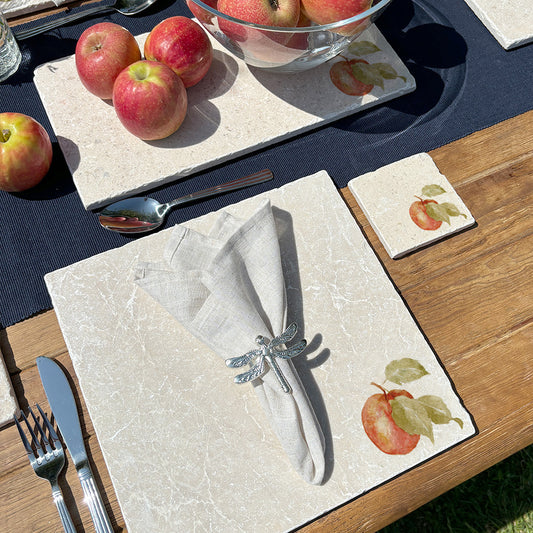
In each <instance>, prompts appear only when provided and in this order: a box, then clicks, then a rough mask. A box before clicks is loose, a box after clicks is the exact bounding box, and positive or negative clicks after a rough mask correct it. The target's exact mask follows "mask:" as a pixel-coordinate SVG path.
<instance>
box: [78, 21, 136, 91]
mask: <svg viewBox="0 0 533 533" xmlns="http://www.w3.org/2000/svg"><path fill="white" fill-rule="evenodd" d="M74 56H75V62H76V69H77V71H78V75H79V77H80V80H81V82H82V83H83V85H84V86H85V88H86V89H87V90H88V91H89V92H90V93H92V94H94V95H96V96H98V97H100V98H103V99H109V98H111V97H112V96H113V84H114V82H115V80H116V78H117V76H118V75H119V74H120V72H121V71H122V70H123V69H124V68H126V67H127V66H128V65H131V64H132V63H134V62H135V61H139V59H141V50H140V48H139V45H138V44H137V41H136V40H135V37H133V35H132V34H131V33H130V32H129V31H128V30H126V29H125V28H123V27H122V26H119V25H118V24H114V23H112V22H100V23H98V24H94V25H93V26H90V27H89V28H87V29H86V30H85V31H84V32H83V33H82V34H81V36H80V38H79V39H78V42H77V44H76V51H75V53H74Z"/></svg>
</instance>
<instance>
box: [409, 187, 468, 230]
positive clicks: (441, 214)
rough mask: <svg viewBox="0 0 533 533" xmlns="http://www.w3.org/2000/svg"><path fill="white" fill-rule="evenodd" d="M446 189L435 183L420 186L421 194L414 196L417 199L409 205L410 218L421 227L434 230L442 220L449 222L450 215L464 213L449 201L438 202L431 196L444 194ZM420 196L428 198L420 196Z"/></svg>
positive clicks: (461, 214)
mask: <svg viewBox="0 0 533 533" xmlns="http://www.w3.org/2000/svg"><path fill="white" fill-rule="evenodd" d="M445 192H446V191H445V190H444V189H443V188H442V187H441V186H440V185H436V184H432V185H426V186H425V187H423V188H422V195H421V196H415V198H416V199H417V200H416V201H415V202H413V203H412V204H411V205H410V206H409V216H410V217H411V220H412V221H413V222H414V223H415V224H416V225H417V226H418V227H419V228H421V229H423V230H427V231H435V230H437V229H439V228H440V227H441V225H442V223H443V222H446V223H447V224H450V217H458V216H462V217H465V218H466V215H465V214H463V213H461V212H460V211H459V209H458V208H457V206H455V205H454V204H452V203H450V202H442V203H439V202H437V201H436V200H433V199H432V198H431V197H433V196H438V195H439V194H444V193H445ZM422 196H425V197H429V198H425V199H424V198H422Z"/></svg>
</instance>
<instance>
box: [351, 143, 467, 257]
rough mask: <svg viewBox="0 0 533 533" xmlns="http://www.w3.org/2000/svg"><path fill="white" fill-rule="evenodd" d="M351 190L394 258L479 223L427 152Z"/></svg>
mask: <svg viewBox="0 0 533 533" xmlns="http://www.w3.org/2000/svg"><path fill="white" fill-rule="evenodd" d="M348 188H349V189H350V191H351V193H352V194H353V195H354V197H355V199H356V200H357V203H358V204H359V206H360V207H361V209H362V210H363V213H364V214H365V216H366V218H367V219H368V221H369V222H370V225H371V226H372V228H373V229H374V231H375V232H376V234H377V235H378V237H379V240H380V241H381V242H382V244H383V246H384V248H385V250H386V251H387V253H388V254H389V255H390V257H392V258H393V259H396V258H399V257H401V256H403V255H405V254H407V253H409V252H412V251H413V250H416V249H418V248H422V247H424V246H427V245H428V244H431V243H433V242H436V241H438V240H441V239H443V238H444V237H447V236H448V235H452V234H453V233H457V232H459V231H462V230H464V229H466V228H468V227H470V226H473V225H474V224H475V222H476V221H475V219H474V217H473V216H472V214H471V213H470V211H469V210H468V208H467V206H466V205H465V204H464V202H463V201H462V199H461V197H460V196H459V195H458V194H457V192H456V191H455V189H454V188H453V187H452V185H451V183H450V182H449V181H448V180H447V179H446V176H444V175H443V174H441V172H440V171H439V169H438V168H437V165H435V162H434V161H433V159H432V158H431V156H430V155H429V154H426V153H421V154H415V155H413V156H410V157H407V158H405V159H402V160H400V161H396V162H394V163H391V164H389V165H385V166H383V167H381V168H379V169H377V170H375V171H373V172H368V173H367V174H363V175H361V176H358V177H357V178H354V179H353V180H351V181H350V182H349V183H348Z"/></svg>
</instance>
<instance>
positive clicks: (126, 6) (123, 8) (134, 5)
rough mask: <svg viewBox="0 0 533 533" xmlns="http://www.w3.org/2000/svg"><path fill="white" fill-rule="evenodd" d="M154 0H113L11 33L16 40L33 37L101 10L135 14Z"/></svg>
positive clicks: (128, 14)
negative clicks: (106, 3) (112, 2)
mask: <svg viewBox="0 0 533 533" xmlns="http://www.w3.org/2000/svg"><path fill="white" fill-rule="evenodd" d="M155 1H156V0H115V3H114V4H111V5H98V6H95V7H90V8H88V9H85V10H84V11H79V12H78V13H72V14H70V15H65V16H64V17H62V18H58V19H54V20H51V21H50V22H45V23H44V24H41V25H39V26H35V27H33V28H29V29H27V30H21V31H14V32H13V33H14V34H15V38H16V39H17V40H18V41H23V40H24V39H29V38H30V37H35V35H40V34H41V33H45V32H47V31H50V30H53V29H54V28H59V27H60V26H64V25H65V24H69V23H71V22H74V21H76V20H80V19H84V18H86V17H88V16H90V15H94V14H96V13H101V12H103V11H118V12H119V13H122V14H123V15H127V16H130V15H136V14H137V13H140V12H141V11H144V10H145V9H146V8H147V7H149V6H151V5H152V4H153V3H154V2H155Z"/></svg>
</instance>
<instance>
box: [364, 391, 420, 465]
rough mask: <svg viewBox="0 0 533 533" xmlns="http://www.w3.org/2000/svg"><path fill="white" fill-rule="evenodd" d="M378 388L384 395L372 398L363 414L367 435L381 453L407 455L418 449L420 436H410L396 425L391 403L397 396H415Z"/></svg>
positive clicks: (365, 406) (376, 395) (369, 399)
mask: <svg viewBox="0 0 533 533" xmlns="http://www.w3.org/2000/svg"><path fill="white" fill-rule="evenodd" d="M374 385H375V383H374ZM377 387H379V388H380V389H381V390H382V391H383V393H382V394H380V393H378V394H374V395H372V396H370V398H368V400H367V401H366V402H365V405H364V406H363V410H362V413H361V418H362V422H363V427H364V430H365V433H366V434H367V435H368V437H369V439H370V440H371V441H372V442H373V443H374V444H375V445H376V446H377V447H378V448H379V449H380V450H381V451H383V452H385V453H387V454H389V455H405V454H407V453H409V452H411V451H412V450H413V449H414V448H415V447H416V445H417V444H418V441H419V440H420V435H410V434H409V433H407V431H404V430H403V429H401V428H400V427H398V426H397V425H396V423H395V422H394V420H393V418H392V407H391V404H390V401H391V400H393V399H394V398H396V397H397V396H407V397H408V398H412V397H413V396H412V395H411V394H409V393H408V392H407V391H406V390H400V389H394V390H391V391H386V390H385V389H384V388H383V387H381V386H380V385H377Z"/></svg>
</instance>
